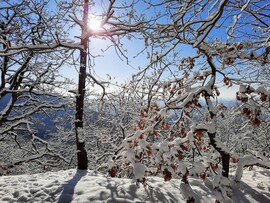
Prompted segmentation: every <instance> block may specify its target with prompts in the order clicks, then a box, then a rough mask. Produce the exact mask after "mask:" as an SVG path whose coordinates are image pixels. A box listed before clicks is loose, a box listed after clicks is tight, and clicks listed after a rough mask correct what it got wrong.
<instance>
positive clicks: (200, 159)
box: [109, 0, 270, 202]
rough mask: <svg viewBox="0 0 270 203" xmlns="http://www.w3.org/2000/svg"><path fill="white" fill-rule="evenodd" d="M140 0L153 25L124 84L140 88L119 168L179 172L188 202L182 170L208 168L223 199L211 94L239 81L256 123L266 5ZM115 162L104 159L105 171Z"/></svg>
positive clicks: (262, 104) (223, 158)
mask: <svg viewBox="0 0 270 203" xmlns="http://www.w3.org/2000/svg"><path fill="white" fill-rule="evenodd" d="M145 2H146V3H148V7H147V8H146V9H149V11H150V10H151V9H153V10H151V12H149V13H155V12H156V13H155V16H156V24H155V25H154V26H152V27H150V28H149V29H146V30H144V32H143V34H144V41H145V47H146V48H145V50H144V52H143V53H145V55H146V56H147V57H148V58H149V65H148V66H146V67H145V68H144V69H142V70H141V71H140V72H139V73H138V74H136V75H134V76H133V81H132V83H131V85H130V86H131V87H136V88H137V90H136V91H137V92H141V93H142V94H143V95H142V97H141V98H142V101H143V102H142V103H144V104H145V106H144V107H142V109H141V112H140V116H141V118H140V119H139V120H138V121H137V123H135V124H134V131H133V132H131V133H130V134H129V135H128V136H127V137H126V139H125V140H124V141H123V145H124V148H125V153H124V154H123V157H122V158H123V159H122V161H120V162H121V168H122V169H125V170H129V171H130V170H131V171H132V169H133V173H134V177H135V179H137V180H138V181H143V182H144V180H145V176H146V175H153V174H155V175H158V174H161V175H164V179H165V180H170V179H171V178H172V176H173V175H175V176H180V177H181V178H182V182H183V183H182V184H181V186H180V189H181V191H182V193H183V194H184V196H185V198H186V200H187V202H193V201H194V196H193V195H192V189H191V187H190V185H189V184H188V176H189V175H195V176H196V175H197V176H200V177H201V178H202V179H205V176H206V175H210V174H212V175H210V176H211V177H212V181H213V186H214V188H216V190H217V191H218V194H219V195H218V196H217V200H218V201H225V202H230V199H231V195H232V194H231V189H230V181H229V179H228V178H229V166H230V158H231V157H232V155H233V152H232V151H230V148H228V147H227V146H226V145H225V144H226V143H224V142H221V141H220V139H219V135H218V129H217V128H218V123H217V122H218V118H219V117H222V113H223V111H225V107H224V105H223V104H222V103H220V102H219V99H218V98H219V96H220V94H222V91H223V90H224V88H231V89H233V87H239V91H237V92H236V91H235V92H234V93H232V94H236V98H237V99H238V100H239V101H241V102H242V106H241V108H240V109H241V110H242V114H243V115H245V116H246V118H247V119H248V120H249V121H250V123H251V124H252V125H253V127H256V126H259V125H260V123H261V122H262V118H261V111H265V110H267V109H269V99H270V92H269V80H268V79H267V77H268V76H267V73H268V72H269V50H270V49H269V24H268V22H269V15H268V13H269V9H270V8H269V4H268V2H267V1H237V2H231V1H226V0H223V1H200V2H197V1H145ZM144 78H146V79H144ZM145 84H147V85H145ZM263 86H264V87H263ZM232 92H233V91H232ZM223 96H224V95H223ZM204 107H205V108H206V109H204ZM195 113H196V115H198V114H199V115H201V116H200V118H198V116H194V114H195ZM220 136H222V135H220ZM117 163H119V160H112V161H111V162H110V164H109V167H110V173H111V174H112V175H115V174H116V172H117V170H118V168H117ZM121 171H122V170H121Z"/></svg>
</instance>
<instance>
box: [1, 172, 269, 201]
mask: <svg viewBox="0 0 270 203" xmlns="http://www.w3.org/2000/svg"><path fill="white" fill-rule="evenodd" d="M147 183H148V186H147V187H146V188H145V187H143V186H142V185H140V186H139V187H138V186H137V185H136V183H134V182H132V180H129V179H118V178H110V177H107V176H105V175H102V174H98V173H96V172H93V171H87V172H86V171H76V170H74V169H72V170H66V171H59V172H48V173H40V174H33V175H18V176H2V177H0V202H1V203H9V202H33V203H34V202H35V203H36V202H58V203H69V202H74V203H75V202H78V203H86V202H97V203H98V202H111V203H112V202H116V203H117V202H122V203H128V202H136V203H139V202H141V203H144V202H145V203H150V202H170V203H173V202H185V201H184V200H183V199H182V195H181V194H180V192H179V185H180V180H176V179H173V180H172V181H170V182H164V180H163V179H162V178H156V177H155V178H154V177H149V178H148V182H147ZM190 184H191V186H192V188H193V191H194V193H195V198H196V202H201V203H203V202H206V203H209V202H215V194H214V191H213V190H212V185H211V183H210V181H209V180H208V179H206V181H205V183H203V182H202V181H201V180H198V179H190ZM232 187H233V191H234V194H233V202H236V203H241V202H242V203H245V202H252V203H255V202H259V203H267V202H270V171H269V170H262V169H260V168H253V169H252V170H250V171H249V170H245V171H244V177H243V179H242V182H240V183H235V182H232ZM209 188H210V190H209ZM209 191H210V192H209Z"/></svg>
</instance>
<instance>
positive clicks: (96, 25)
mask: <svg viewBox="0 0 270 203" xmlns="http://www.w3.org/2000/svg"><path fill="white" fill-rule="evenodd" d="M88 25H89V27H90V29H91V30H93V31H98V30H100V29H101V20H99V19H98V18H97V17H95V16H91V18H89V21H88Z"/></svg>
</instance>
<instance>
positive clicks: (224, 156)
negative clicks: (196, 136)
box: [208, 133, 230, 178]
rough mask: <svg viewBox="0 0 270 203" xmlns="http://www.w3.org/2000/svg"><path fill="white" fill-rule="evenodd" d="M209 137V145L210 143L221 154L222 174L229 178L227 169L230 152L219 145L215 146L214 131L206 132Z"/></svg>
mask: <svg viewBox="0 0 270 203" xmlns="http://www.w3.org/2000/svg"><path fill="white" fill-rule="evenodd" d="M208 135H209V138H210V145H212V146H213V147H214V148H215V149H216V150H217V151H218V152H219V154H220V155H221V161H222V175H223V176H224V177H226V178H229V170H230V154H228V153H227V152H225V151H224V150H222V149H221V148H220V147H218V146H217V144H216V141H215V137H216V134H215V133H208Z"/></svg>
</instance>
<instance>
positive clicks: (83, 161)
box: [75, 0, 89, 170]
mask: <svg viewBox="0 0 270 203" xmlns="http://www.w3.org/2000/svg"><path fill="white" fill-rule="evenodd" d="M88 3H89V2H88V0H85V1H84V10H83V22H84V26H83V28H82V35H83V33H85V32H87V23H88ZM88 41H89V40H88V38H85V39H82V40H81V44H82V45H83V47H84V48H83V49H81V50H80V72H79V81H78V93H77V97H76V115H75V133H76V144H77V150H78V152H77V159H78V165H77V168H78V169H81V170H86V169H87V168H88V159H87V152H86V150H85V138H84V137H85V136H84V130H83V114H84V96H85V78H86V65H87V50H88Z"/></svg>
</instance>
